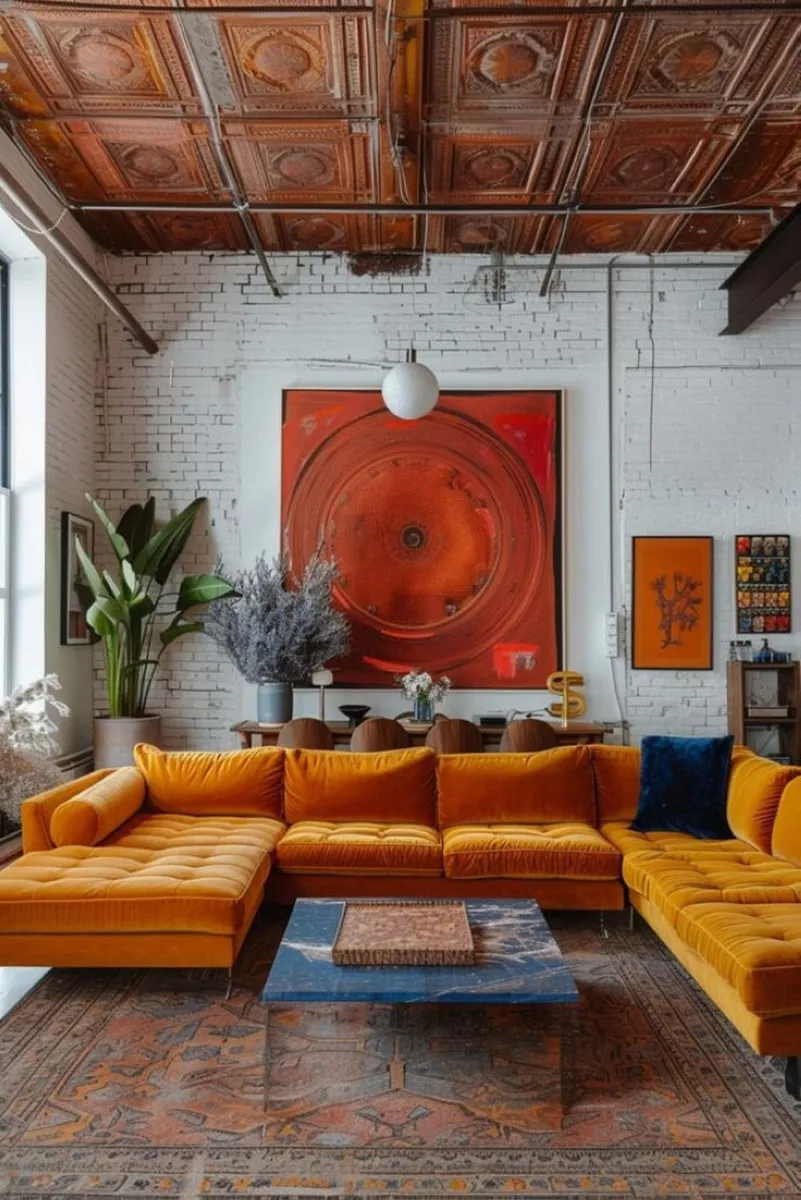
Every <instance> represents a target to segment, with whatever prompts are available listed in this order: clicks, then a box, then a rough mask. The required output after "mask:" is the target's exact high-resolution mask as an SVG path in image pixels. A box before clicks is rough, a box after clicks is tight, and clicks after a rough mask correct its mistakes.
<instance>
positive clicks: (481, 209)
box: [71, 200, 775, 217]
mask: <svg viewBox="0 0 801 1200" xmlns="http://www.w3.org/2000/svg"><path fill="white" fill-rule="evenodd" d="M245 207H246V209H247V211H248V212H250V213H270V214H272V215H273V216H279V217H280V216H293V215H294V214H296V213H318V214H322V215H324V216H337V215H343V216H348V215H352V216H359V215H361V216H385V217H425V216H431V217H541V216H548V217H558V216H564V215H565V214H567V213H571V214H572V215H573V216H577V217H581V216H585V217H604V216H610V217H611V216H620V215H621V214H628V215H631V216H641V217H670V216H682V215H685V216H687V215H693V216H695V215H697V214H699V213H710V214H711V215H714V214H716V213H717V214H720V215H721V216H734V217H737V216H743V217H745V216H748V217H755V216H768V215H769V214H770V213H772V212H773V211H774V208H773V207H771V206H770V205H765V204H762V205H758V206H751V207H748V206H744V205H737V204H732V205H727V204H719V205H716V204H709V205H703V204H646V205H638V204H580V205H578V206H572V207H571V206H570V205H567V204H503V205H500V204H325V203H321V204H315V203H309V204H303V203H294V204H247V205H246V206H245ZM774 207H775V206H774ZM71 210H72V212H75V213H82V212H118V213H126V212H132V213H139V212H144V213H147V212H153V213H159V212H178V213H187V214H189V213H231V212H232V211H233V209H232V206H231V205H230V204H173V203H170V202H169V201H158V200H156V201H151V202H149V203H148V202H143V203H137V202H136V201H115V200H111V201H98V202H96V203H94V204H73V205H71Z"/></svg>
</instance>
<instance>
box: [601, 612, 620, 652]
mask: <svg viewBox="0 0 801 1200" xmlns="http://www.w3.org/2000/svg"><path fill="white" fill-rule="evenodd" d="M604 632H605V635H606V657H607V658H619V657H620V617H619V615H618V614H617V613H616V612H610V613H607V614H606V616H605V617H604Z"/></svg>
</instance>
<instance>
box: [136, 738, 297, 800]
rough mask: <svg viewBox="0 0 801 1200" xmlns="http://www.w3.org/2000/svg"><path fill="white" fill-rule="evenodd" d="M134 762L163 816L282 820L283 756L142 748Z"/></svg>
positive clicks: (267, 749) (269, 751)
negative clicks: (173, 814)
mask: <svg viewBox="0 0 801 1200" xmlns="http://www.w3.org/2000/svg"><path fill="white" fill-rule="evenodd" d="M134 762H135V763H136V765H137V767H138V768H139V770H140V771H141V772H142V774H143V775H144V777H145V783H146V785H147V798H148V801H149V803H150V805H151V807H152V808H155V809H157V810H158V811H159V812H173V813H185V814H187V815H188V816H212V815H214V816H228V817H278V818H280V816H281V808H282V797H283V781H284V751H283V750H278V749H276V748H274V747H272V746H256V747H254V748H253V749H252V750H222V751H207V750H177V751H167V750H159V749H157V747H156V746H146V745H144V744H143V743H140V744H139V745H138V746H136V747H135V749H134Z"/></svg>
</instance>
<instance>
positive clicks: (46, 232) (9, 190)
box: [0, 163, 159, 354]
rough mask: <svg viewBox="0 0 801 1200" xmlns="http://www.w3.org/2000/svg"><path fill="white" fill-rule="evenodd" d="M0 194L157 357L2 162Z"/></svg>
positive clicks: (146, 336) (102, 283)
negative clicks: (2, 194)
mask: <svg viewBox="0 0 801 1200" xmlns="http://www.w3.org/2000/svg"><path fill="white" fill-rule="evenodd" d="M0 192H4V193H5V195H6V196H8V198H9V200H10V201H11V202H12V204H13V205H14V207H15V208H16V209H18V210H19V212H20V213H21V214H22V216H23V217H26V218H27V220H29V221H32V222H33V224H34V225H35V226H36V227H37V228H38V230H39V233H40V235H41V236H42V237H43V238H45V240H46V241H48V242H49V243H50V245H51V246H52V247H53V249H54V250H56V251H57V252H58V253H59V254H60V255H61V257H62V258H63V259H64V260H65V262H68V263H69V265H70V266H71V267H72V269H73V270H74V271H76V272H77V273H78V275H80V277H81V279H83V281H84V283H86V284H87V285H88V286H89V287H90V288H91V289H92V291H93V292H94V293H95V295H96V296H99V297H100V299H101V300H102V301H103V303H104V304H105V306H106V308H109V309H110V310H111V311H112V312H113V313H114V315H115V316H116V317H119V319H120V320H121V321H122V323H123V325H124V326H125V328H126V329H127V330H129V332H130V333H131V334H132V335H133V336H134V337H135V338H136V340H137V342H138V343H139V345H140V346H141V347H142V349H143V350H146V351H147V352H148V354H158V349H159V348H158V344H157V343H156V342H154V341H153V338H152V337H151V336H150V334H149V333H147V332H146V331H145V330H144V329H143V328H142V326H141V325H140V324H139V322H138V321H137V319H136V317H135V316H134V315H133V313H132V312H131V311H130V310H129V309H127V308H126V307H125V305H124V304H123V303H122V301H121V300H120V299H119V298H118V297H117V295H116V294H115V293H114V292H113V291H112V290H111V288H110V287H109V286H108V284H107V283H106V281H105V280H104V279H102V278H101V277H100V275H98V273H97V271H96V270H95V268H94V267H93V266H92V264H91V263H90V262H89V261H88V259H86V258H84V256H83V255H82V254H81V252H80V251H79V250H77V249H76V247H75V246H73V244H72V242H71V241H70V240H69V238H67V237H66V235H65V234H63V233H62V232H61V230H60V229H58V228H56V227H54V226H53V222H52V219H51V218H50V217H49V216H48V215H47V213H46V212H44V211H43V210H42V209H41V208H40V207H39V205H38V204H37V203H36V201H35V200H34V199H33V197H32V196H30V195H29V194H28V193H27V192H26V191H25V189H24V188H22V187H21V186H20V185H19V184H18V183H17V181H16V180H15V178H14V176H13V175H12V173H11V172H10V171H9V170H8V168H7V167H4V166H3V164H2V163H0ZM62 211H63V210H62ZM12 220H13V215H12Z"/></svg>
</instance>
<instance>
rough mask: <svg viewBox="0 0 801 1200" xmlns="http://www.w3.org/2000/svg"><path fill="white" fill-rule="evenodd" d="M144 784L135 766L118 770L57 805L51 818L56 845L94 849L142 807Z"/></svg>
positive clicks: (52, 834) (51, 827) (52, 833)
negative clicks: (90, 847)
mask: <svg viewBox="0 0 801 1200" xmlns="http://www.w3.org/2000/svg"><path fill="white" fill-rule="evenodd" d="M144 799H145V781H144V779H143V777H142V775H141V773H140V772H139V771H137V769H136V767H120V769H119V770H118V771H114V772H113V774H111V775H107V776H106V778H105V779H101V780H100V782H99V783H96V784H94V785H93V786H92V787H89V788H87V789H86V791H85V792H81V794H80V795H79V796H75V797H74V798H73V799H72V800H67V801H66V802H65V803H64V804H60V805H59V806H58V808H57V809H56V811H55V812H54V813H53V816H52V817H51V818H50V836H51V838H52V839H53V841H54V842H55V844H56V845H57V846H96V845H97V844H98V843H99V842H102V841H103V840H104V839H105V838H107V837H108V835H109V834H110V833H113V832H114V830H115V829H117V828H118V827H119V826H120V825H122V824H123V823H124V822H125V821H127V820H128V819H129V818H130V817H132V816H133V815H134V813H135V812H136V811H137V810H138V809H140V808H141V807H142V804H143V802H144Z"/></svg>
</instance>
